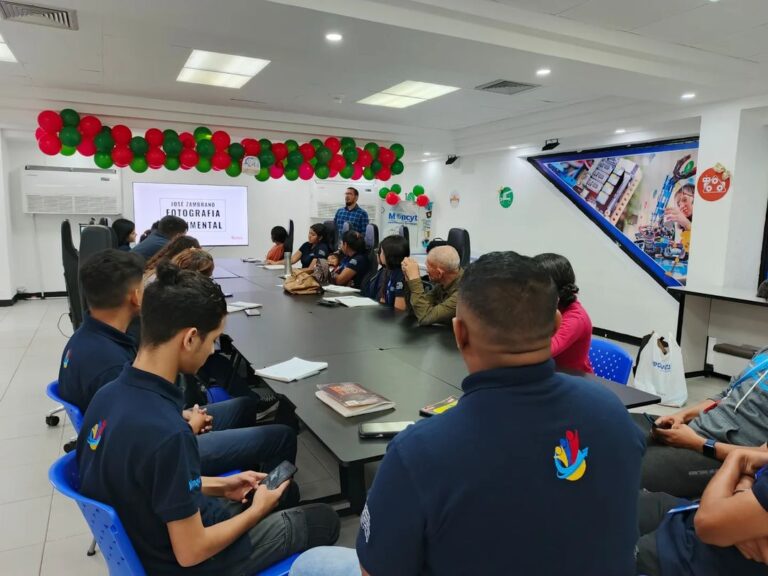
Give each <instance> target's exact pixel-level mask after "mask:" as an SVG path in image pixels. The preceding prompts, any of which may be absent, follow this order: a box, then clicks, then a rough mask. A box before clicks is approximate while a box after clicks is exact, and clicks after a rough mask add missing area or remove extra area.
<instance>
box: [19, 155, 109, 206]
mask: <svg viewBox="0 0 768 576" xmlns="http://www.w3.org/2000/svg"><path fill="white" fill-rule="evenodd" d="M21 192H22V197H23V209H24V212H25V213H27V214H98V215H113V214H120V213H121V212H122V210H123V195H122V190H121V187H120V173H119V172H118V171H117V170H114V169H109V170H102V169H99V168H64V167H56V166H25V167H24V171H23V173H22V175H21Z"/></svg>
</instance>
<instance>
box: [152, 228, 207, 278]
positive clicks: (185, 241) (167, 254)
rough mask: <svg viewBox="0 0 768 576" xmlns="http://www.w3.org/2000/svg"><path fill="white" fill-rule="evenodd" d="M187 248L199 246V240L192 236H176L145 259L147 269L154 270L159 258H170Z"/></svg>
mask: <svg viewBox="0 0 768 576" xmlns="http://www.w3.org/2000/svg"><path fill="white" fill-rule="evenodd" d="M189 248H200V242H198V240H197V238H195V237H194V236H178V237H177V238H174V239H173V240H171V241H170V242H168V244H166V245H165V246H163V247H162V248H160V250H158V251H157V254H155V255H154V256H152V258H150V259H149V260H148V261H147V266H146V269H147V270H154V269H155V268H157V265H158V264H159V263H160V261H161V260H170V259H171V258H173V257H174V256H176V255H177V254H181V253H182V252H184V250H188V249H189Z"/></svg>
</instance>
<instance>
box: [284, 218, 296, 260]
mask: <svg viewBox="0 0 768 576" xmlns="http://www.w3.org/2000/svg"><path fill="white" fill-rule="evenodd" d="M293 232H294V230H293V220H288V238H287V239H286V241H285V253H286V254H288V255H290V254H293Z"/></svg>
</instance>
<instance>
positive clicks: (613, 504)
mask: <svg viewBox="0 0 768 576" xmlns="http://www.w3.org/2000/svg"><path fill="white" fill-rule="evenodd" d="M462 388H463V390H464V395H463V396H462V397H461V399H460V400H459V403H458V405H457V406H456V407H455V408H453V409H452V410H450V411H448V412H446V413H444V414H441V415H439V416H434V417H432V418H429V419H424V420H421V421H420V422H418V423H417V424H415V425H413V426H410V427H409V428H408V429H406V430H405V431H403V432H401V433H400V434H398V435H397V437H395V438H394V439H393V440H392V441H391V442H390V444H389V448H388V450H387V454H386V456H385V458H384V461H383V462H382V464H381V467H380V468H379V471H378V473H377V474H376V478H375V479H374V482H373V486H372V487H371V490H370V492H369V493H368V501H367V503H366V506H365V508H364V510H363V514H362V516H361V518H360V533H359V534H358V539H357V554H358V557H359V559H360V564H361V565H362V566H363V567H364V568H365V569H366V570H367V571H368V572H369V573H371V574H374V575H376V574H397V575H398V576H409V575H416V574H429V575H438V574H439V575H440V576H452V575H459V574H461V575H466V574H526V575H534V574H572V575H576V574H578V575H584V576H587V575H589V576H598V575H599V576H629V575H633V574H634V573H635V572H634V570H635V557H634V552H635V544H636V543H637V538H638V529H637V491H638V489H639V488H640V466H641V460H642V456H643V452H644V449H645V440H644V438H643V435H642V433H641V432H640V429H639V428H638V427H637V426H635V425H634V423H633V422H632V420H631V419H630V417H629V415H628V414H627V410H626V409H625V408H624V406H623V405H622V403H621V402H620V401H619V399H618V397H616V395H615V394H613V393H612V392H610V391H609V390H607V389H606V388H604V387H603V386H601V385H600V384H599V383H596V382H592V381H589V380H587V379H585V378H581V377H576V376H568V375H565V374H559V373H556V372H555V364H554V362H552V361H551V360H550V361H547V362H545V363H543V364H538V365H534V366H525V367H519V368H499V369H495V370H488V371H484V372H478V373H475V374H472V375H470V376H468V377H467V378H466V379H465V380H464V382H463V383H462ZM633 426H634V427H633Z"/></svg>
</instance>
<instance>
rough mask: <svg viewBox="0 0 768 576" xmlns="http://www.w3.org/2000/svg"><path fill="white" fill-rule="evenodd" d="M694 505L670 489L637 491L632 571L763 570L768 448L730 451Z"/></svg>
mask: <svg viewBox="0 0 768 576" xmlns="http://www.w3.org/2000/svg"><path fill="white" fill-rule="evenodd" d="M695 506H696V505H694V504H693V503H692V502H689V501H686V500H680V499H679V498H676V497H674V496H670V495H669V494H663V493H653V492H645V491H642V492H640V496H639V500H638V517H639V521H640V524H639V527H640V541H639V542H638V554H637V574H645V575H647V576H660V575H663V574H668V575H674V576H678V575H679V576H700V575H707V576H736V575H738V576H752V575H754V576H758V575H761V576H764V575H765V574H766V573H768V567H766V566H765V565H766V564H767V563H768V451H766V450H764V449H754V448H753V449H746V448H741V449H737V450H734V451H733V452H731V453H730V454H729V455H728V457H727V458H726V459H725V462H724V463H723V466H722V468H720V470H718V472H717V474H715V476H714V478H712V480H711V481H710V482H709V484H708V485H707V488H706V490H705V491H704V496H703V497H702V499H701V502H700V504H699V505H698V509H696V507H695Z"/></svg>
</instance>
